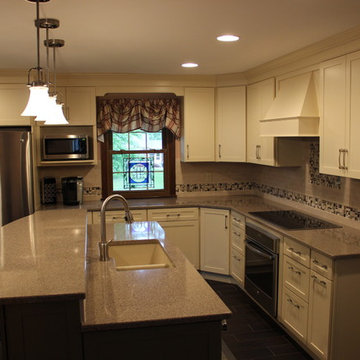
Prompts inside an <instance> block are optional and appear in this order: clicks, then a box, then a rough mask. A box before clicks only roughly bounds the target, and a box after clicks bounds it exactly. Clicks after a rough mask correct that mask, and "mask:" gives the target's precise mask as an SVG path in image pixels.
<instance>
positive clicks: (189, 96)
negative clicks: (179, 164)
mask: <svg viewBox="0 0 360 360" xmlns="http://www.w3.org/2000/svg"><path fill="white" fill-rule="evenodd" d="M214 144H215V116H214V89H213V88H186V89H185V94H184V119H183V129H182V138H181V160H182V161H214V160H215V152H214Z"/></svg>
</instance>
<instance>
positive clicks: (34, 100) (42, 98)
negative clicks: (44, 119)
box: [21, 0, 49, 116]
mask: <svg viewBox="0 0 360 360" xmlns="http://www.w3.org/2000/svg"><path fill="white" fill-rule="evenodd" d="M27 1H29V2H32V3H34V2H35V3H36V20H35V26H36V45H37V47H36V49H37V66H36V67H33V68H30V69H29V71H28V86H29V90H30V96H29V100H28V103H27V105H26V107H25V110H24V111H23V112H22V114H21V116H36V115H37V114H38V113H39V111H40V109H42V108H43V107H44V106H45V107H46V106H48V103H49V92H48V90H49V88H48V86H47V84H46V82H45V81H44V79H43V69H42V67H41V66H40V44H39V43H40V26H39V24H38V20H39V3H43V2H48V1H49V0H27ZM33 70H36V79H35V80H34V81H30V76H31V72H32V71H33Z"/></svg>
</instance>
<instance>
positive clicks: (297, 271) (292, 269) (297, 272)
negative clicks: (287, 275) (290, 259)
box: [288, 266, 301, 275]
mask: <svg viewBox="0 0 360 360" xmlns="http://www.w3.org/2000/svg"><path fill="white" fill-rule="evenodd" d="M288 269H289V270H291V271H292V272H294V273H295V274H298V275H301V271H299V270H295V269H294V268H293V267H292V266H289V267H288Z"/></svg>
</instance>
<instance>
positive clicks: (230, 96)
mask: <svg viewBox="0 0 360 360" xmlns="http://www.w3.org/2000/svg"><path fill="white" fill-rule="evenodd" d="M245 93H246V88H245V86H237V87H228V88H218V89H216V161H238V162H241V161H246V112H245V109H246V103H245Z"/></svg>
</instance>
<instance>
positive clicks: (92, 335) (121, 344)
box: [83, 321, 221, 360]
mask: <svg viewBox="0 0 360 360" xmlns="http://www.w3.org/2000/svg"><path fill="white" fill-rule="evenodd" d="M83 339H84V360H114V359H116V360H221V326H220V321H211V322H199V323H190V324H174V325H164V326H154V327H146V328H144V327H139V328H131V329H120V330H108V331H88V332H84V333H83Z"/></svg>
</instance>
